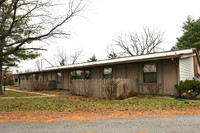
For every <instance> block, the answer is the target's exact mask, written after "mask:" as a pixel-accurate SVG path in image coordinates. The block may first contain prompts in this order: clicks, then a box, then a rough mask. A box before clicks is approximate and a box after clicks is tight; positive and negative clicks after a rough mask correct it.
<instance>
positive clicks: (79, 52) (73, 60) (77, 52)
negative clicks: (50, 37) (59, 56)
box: [70, 49, 83, 64]
mask: <svg viewBox="0 0 200 133" xmlns="http://www.w3.org/2000/svg"><path fill="white" fill-rule="evenodd" d="M82 53H83V49H76V50H75V51H74V54H71V55H70V58H71V63H70V64H74V63H76V61H77V60H78V58H79V57H80V56H81V55H82Z"/></svg>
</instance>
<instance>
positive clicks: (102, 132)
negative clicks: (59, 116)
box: [0, 115, 200, 133]
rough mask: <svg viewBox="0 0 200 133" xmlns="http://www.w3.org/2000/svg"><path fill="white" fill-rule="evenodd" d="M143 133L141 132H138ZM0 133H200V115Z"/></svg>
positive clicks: (16, 127) (20, 126)
mask: <svg viewBox="0 0 200 133" xmlns="http://www.w3.org/2000/svg"><path fill="white" fill-rule="evenodd" d="M139 131H140V132H139ZM0 132H1V133H136V132H139V133H142V132H145V133H199V132H200V115H178V117H165V118H156V117H150V118H147V117H144V116H143V117H135V118H132V119H106V120H96V121H82V122H69V121H61V122H51V123H43V122H42V123H41V122H35V123H27V122H5V123H0Z"/></svg>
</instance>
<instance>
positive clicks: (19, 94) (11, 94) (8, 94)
mask: <svg viewBox="0 0 200 133" xmlns="http://www.w3.org/2000/svg"><path fill="white" fill-rule="evenodd" d="M28 96H40V95H38V94H30V93H24V92H15V91H9V90H6V92H5V95H0V98H1V97H28ZM0 106H1V105H0Z"/></svg>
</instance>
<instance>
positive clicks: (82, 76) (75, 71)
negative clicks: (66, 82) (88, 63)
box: [70, 69, 91, 80]
mask: <svg viewBox="0 0 200 133" xmlns="http://www.w3.org/2000/svg"><path fill="white" fill-rule="evenodd" d="M78 71H80V72H81V75H78V73H77V72H78ZM85 71H89V72H90V73H89V76H88V78H86V75H85ZM72 74H73V75H72ZM70 77H71V80H77V79H86V80H89V79H91V70H90V69H84V70H81V69H76V70H73V71H71V72H70Z"/></svg>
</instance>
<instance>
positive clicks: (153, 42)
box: [113, 27, 164, 56]
mask: <svg viewBox="0 0 200 133" xmlns="http://www.w3.org/2000/svg"><path fill="white" fill-rule="evenodd" d="M163 37H164V32H162V31H157V30H151V29H150V28H148V27H143V33H142V34H138V33H136V32H133V33H128V34H122V35H119V36H118V37H117V39H116V40H114V42H115V44H114V46H117V47H118V48H120V49H121V52H119V53H118V55H119V54H120V56H121V55H122V56H125V55H131V56H134V55H143V54H149V53H154V52H156V51H158V50H159V47H160V45H161V44H162V43H163V39H164V38H163ZM113 48H114V47H113Z"/></svg>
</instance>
